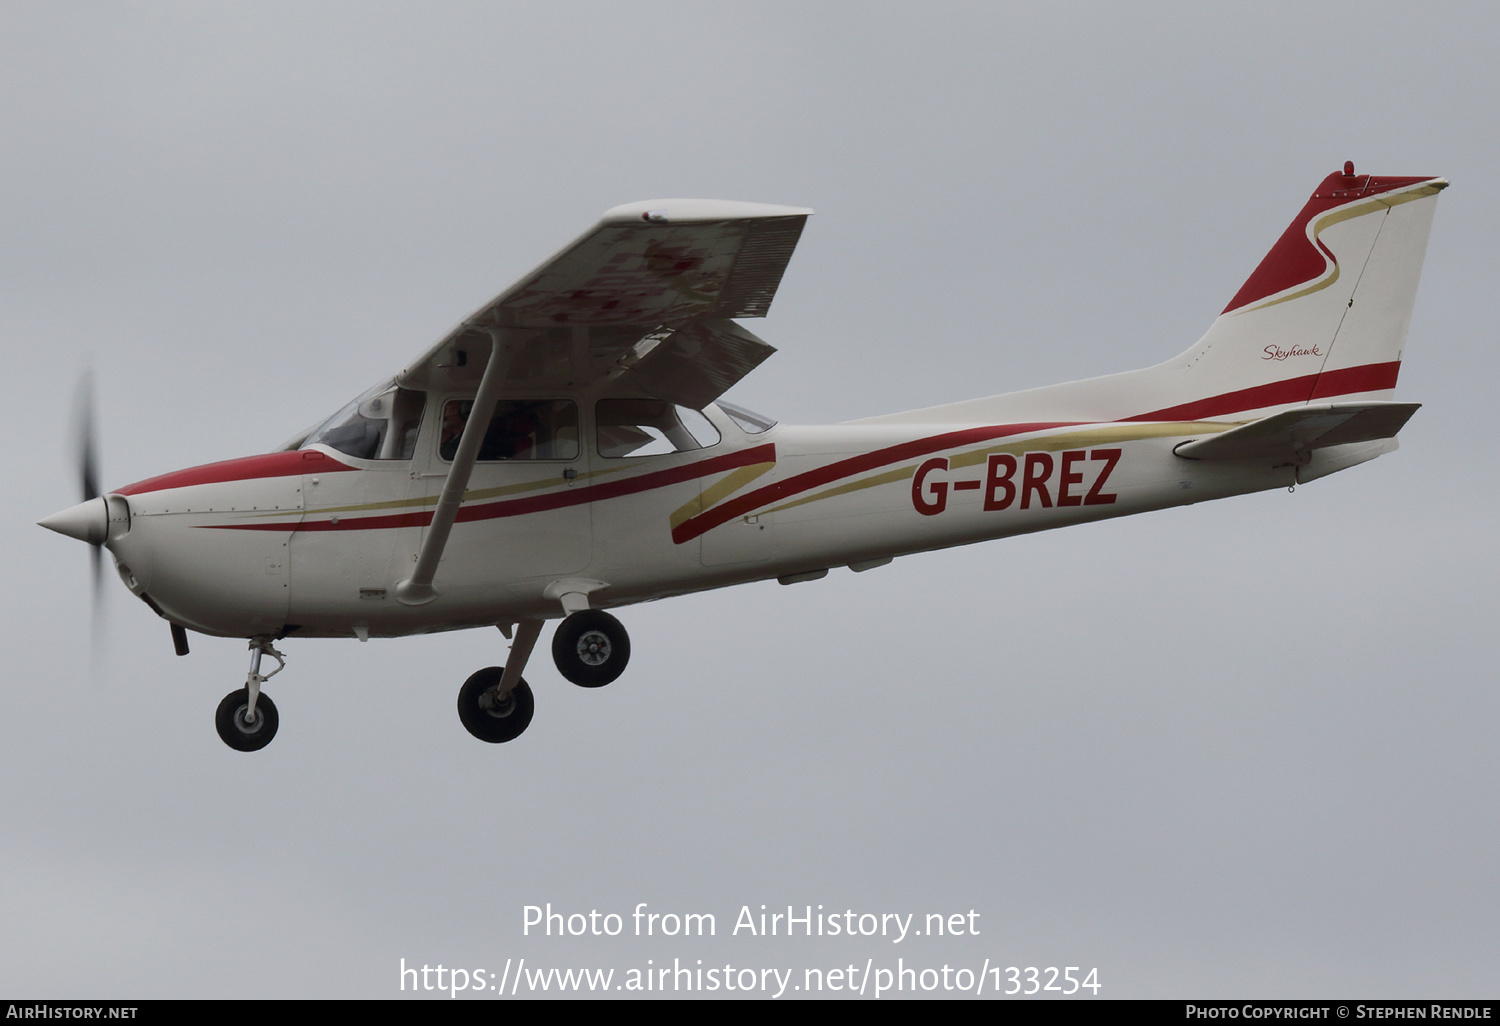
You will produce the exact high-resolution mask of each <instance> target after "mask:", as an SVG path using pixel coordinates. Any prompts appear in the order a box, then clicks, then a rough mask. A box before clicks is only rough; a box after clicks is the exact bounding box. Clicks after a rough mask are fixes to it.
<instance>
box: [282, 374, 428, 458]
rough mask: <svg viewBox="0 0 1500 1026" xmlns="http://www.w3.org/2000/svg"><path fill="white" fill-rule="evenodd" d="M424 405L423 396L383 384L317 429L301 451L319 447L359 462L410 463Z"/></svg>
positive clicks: (425, 402)
mask: <svg viewBox="0 0 1500 1026" xmlns="http://www.w3.org/2000/svg"><path fill="white" fill-rule="evenodd" d="M426 405H427V396H426V393H423V392H415V391H412V390H411V389H408V388H398V387H396V385H395V384H394V383H393V382H390V381H387V382H383V383H381V384H379V385H376V386H375V387H374V388H372V389H370V390H369V391H368V392H366V393H365V394H364V395H362V396H360V397H359V398H358V399H356V400H354V401H353V402H352V403H350V404H349V405H348V406H345V407H344V408H343V409H342V410H340V411H339V412H337V413H335V414H334V415H333V416H332V417H329V418H328V419H327V420H326V421H324V422H323V423H322V424H321V425H319V426H318V427H317V429H315V430H314V431H313V433H312V434H310V435H308V436H307V439H306V441H304V442H303V443H302V448H304V449H305V448H307V447H308V446H310V445H314V444H321V445H326V446H328V447H329V448H330V449H335V450H337V451H338V452H341V453H344V454H345V455H347V456H354V457H357V458H358V459H362V460H409V459H411V457H412V454H413V453H414V452H415V451H416V448H417V431H418V429H419V428H420V427H421V425H422V410H423V409H424V407H425V406H426Z"/></svg>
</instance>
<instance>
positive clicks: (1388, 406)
mask: <svg viewBox="0 0 1500 1026" xmlns="http://www.w3.org/2000/svg"><path fill="white" fill-rule="evenodd" d="M1421 406H1422V404H1421V403H1391V402H1368V403H1321V404H1318V405H1315V406H1299V407H1298V408H1297V409H1294V410H1285V411H1283V412H1281V413H1275V414H1272V415H1271V416H1269V417H1264V418H1262V419H1260V420H1257V421H1253V422H1251V423H1249V424H1242V425H1241V426H1239V427H1237V428H1231V429H1230V430H1228V431H1225V432H1224V433H1223V434H1217V435H1210V436H1209V437H1207V438H1195V439H1192V440H1191V441H1187V442H1183V443H1182V444H1181V445H1179V446H1177V448H1176V449H1174V450H1173V451H1174V452H1175V453H1176V454H1177V455H1178V456H1182V457H1184V458H1186V459H1190V460H1267V461H1270V462H1273V463H1277V464H1280V463H1301V462H1304V461H1305V460H1306V458H1307V454H1308V453H1309V452H1311V451H1312V450H1313V449H1325V448H1327V447H1329V446H1331V445H1348V444H1350V443H1352V442H1373V441H1376V440H1378V439H1382V438H1394V437H1395V436H1396V432H1397V431H1400V430H1401V429H1402V428H1403V427H1404V426H1406V422H1407V421H1408V420H1410V419H1411V415H1412V414H1413V413H1416V412H1417V410H1419V409H1421Z"/></svg>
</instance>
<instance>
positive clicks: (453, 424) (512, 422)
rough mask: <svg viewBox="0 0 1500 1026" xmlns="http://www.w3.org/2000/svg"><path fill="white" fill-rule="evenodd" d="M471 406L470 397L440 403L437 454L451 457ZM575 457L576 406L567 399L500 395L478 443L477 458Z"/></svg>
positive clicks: (456, 450) (576, 440)
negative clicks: (439, 437)
mask: <svg viewBox="0 0 1500 1026" xmlns="http://www.w3.org/2000/svg"><path fill="white" fill-rule="evenodd" d="M473 408H474V400H472V399H449V400H448V401H447V402H445V403H444V404H443V435H442V439H441V441H440V442H439V443H438V455H440V456H442V458H443V459H445V460H452V459H453V457H454V454H456V453H457V452H458V443H459V441H460V440H461V439H462V438H463V433H464V425H465V424H467V423H468V422H469V413H470V411H471V410H473ZM577 458H578V406H577V405H576V404H575V403H572V402H570V401H568V400H567V399H501V400H499V401H498V402H496V403H495V413H494V415H493V416H491V417H490V426H489V428H488V430H486V431H485V433H484V441H482V442H481V443H480V444H479V459H480V460H481V461H491V460H572V459H577Z"/></svg>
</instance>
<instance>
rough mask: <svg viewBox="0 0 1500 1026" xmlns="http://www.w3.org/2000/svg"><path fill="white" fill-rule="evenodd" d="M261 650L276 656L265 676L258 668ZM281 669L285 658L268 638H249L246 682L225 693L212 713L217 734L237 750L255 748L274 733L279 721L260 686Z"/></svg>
mask: <svg viewBox="0 0 1500 1026" xmlns="http://www.w3.org/2000/svg"><path fill="white" fill-rule="evenodd" d="M263 654H264V655H268V656H270V657H271V658H272V659H274V660H276V669H274V670H272V671H271V672H270V673H267V674H265V675H264V676H263V675H262V674H261V672H260V657H261V656H262V655H263ZM284 669H286V659H285V658H284V657H283V656H282V654H281V653H280V652H278V651H276V649H274V648H272V647H271V639H270V638H268V637H259V638H251V639H250V672H249V674H247V675H246V677H245V686H244V687H242V688H240V689H239V690H238V691H231V692H230V693H229V694H227V695H225V696H224V700H223V701H222V702H220V703H219V708H218V711H217V712H216V713H214V726H215V727H217V728H218V731H219V738H220V740H222V741H223V742H224V743H225V744H226V745H228V746H229V747H230V748H233V749H234V750H235V751H237V752H258V751H260V750H261V749H262V748H264V747H266V745H268V744H270V743H271V739H272V738H273V737H275V736H276V727H277V725H278V723H279V717H278V716H277V715H276V703H275V702H272V701H271V699H270V696H268V695H262V694H261V693H260V686H261V685H262V684H264V683H265V682H266V681H268V680H270V679H271V678H272V677H274V676H276V675H277V674H278V673H280V672H281V671H282V670H284Z"/></svg>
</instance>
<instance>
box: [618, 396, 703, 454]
mask: <svg viewBox="0 0 1500 1026" xmlns="http://www.w3.org/2000/svg"><path fill="white" fill-rule="evenodd" d="M594 418H595V434H596V439H595V440H596V442H597V444H598V446H599V455H600V456H607V457H610V458H614V459H618V458H620V457H635V456H660V455H662V454H664V453H672V452H690V451H692V450H694V449H706V448H708V447H709V446H710V445H714V444H716V443H717V442H718V441H719V432H718V430H717V429H716V428H715V427H714V426H713V425H712V424H711V423H709V421H708V418H707V417H705V416H703V414H701V413H699V412H698V411H697V410H690V409H688V408H687V407H685V406H677V405H674V404H672V403H669V402H667V401H665V400H663V399H601V400H600V401H599V403H598V405H597V406H595V407H594Z"/></svg>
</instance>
